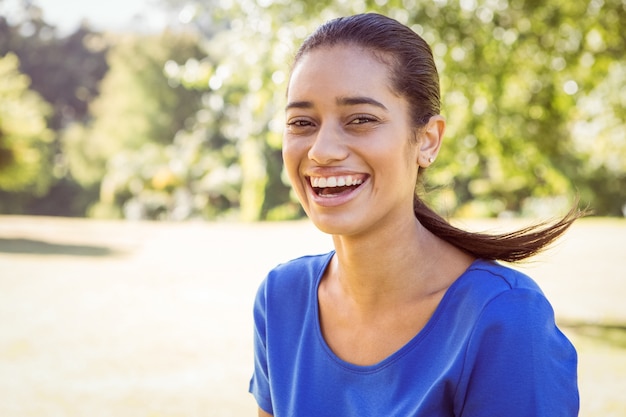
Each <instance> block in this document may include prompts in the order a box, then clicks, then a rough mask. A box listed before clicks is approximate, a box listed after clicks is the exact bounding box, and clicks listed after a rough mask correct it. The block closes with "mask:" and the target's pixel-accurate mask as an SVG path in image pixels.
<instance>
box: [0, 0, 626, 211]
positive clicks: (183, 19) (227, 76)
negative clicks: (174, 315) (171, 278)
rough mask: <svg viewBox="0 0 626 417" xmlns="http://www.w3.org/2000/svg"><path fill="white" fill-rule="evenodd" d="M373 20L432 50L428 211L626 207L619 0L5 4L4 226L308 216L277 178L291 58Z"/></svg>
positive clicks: (0, 156) (0, 181) (0, 1)
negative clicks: (356, 19)
mask: <svg viewBox="0 0 626 417" xmlns="http://www.w3.org/2000/svg"><path fill="white" fill-rule="evenodd" d="M363 11H379V12H383V13H385V14H388V15H390V16H392V17H395V18H396V19H398V20H400V21H401V22H403V23H406V24H408V25H409V26H411V27H412V28H413V29H414V30H415V31H416V32H418V33H419V34H421V35H422V36H423V37H424V38H425V39H426V40H427V41H428V42H429V43H430V44H431V45H432V48H433V50H434V54H435V56H436V59H437V62H438V65H439V68H440V72H441V81H442V89H443V98H442V100H443V113H444V115H445V116H446V117H447V119H448V124H449V126H448V130H447V135H446V142H445V146H444V147H443V151H442V154H441V156H440V158H439V159H438V163H437V164H436V165H435V166H434V167H433V168H432V169H431V170H430V172H429V175H428V185H427V187H428V189H429V193H428V194H427V195H428V197H427V198H428V199H429V200H430V202H431V203H432V204H433V205H434V206H435V207H437V208H438V209H439V210H440V211H441V212H443V213H446V214H448V215H450V216H460V217H497V216H500V217H502V216H537V215H539V216H545V215H552V214H554V213H562V211H563V210H564V209H565V208H567V207H568V206H569V205H570V204H571V202H572V200H573V198H574V196H575V195H579V196H580V199H581V203H582V204H583V205H590V206H591V207H592V208H593V209H594V211H595V213H596V215H598V216H623V215H624V211H625V210H626V209H625V205H626V135H625V134H624V126H625V125H626V88H625V85H626V61H624V59H623V57H624V55H625V54H626V43H625V42H624V37H623V33H622V32H623V31H622V29H623V26H624V23H626V5H625V3H624V1H623V0H588V1H578V2H571V1H565V0H563V1H559V0H551V1H549V2H536V1H530V0H528V1H523V0H510V1H507V0H485V1H478V0H462V1H447V0H440V1H423V2H420V1H418V0H403V1H397V0H389V1H380V0H376V1H362V0H346V1H340V2H336V1H335V2H330V1H324V0H322V1H315V2H310V1H303V0H302V1H301V0H290V1H288V2H287V1H274V0H257V1H253V0H219V1H218V0H209V1H207V0H203V1H190V0H160V1H159V0H127V1H121V0H119V1H117V2H106V3H104V2H101V3H90V2H81V1H72V0H54V1H52V0H47V1H44V0H39V1H37V0H31V1H26V0H0V12H1V13H2V15H1V17H0V57H1V60H0V79H1V80H2V81H1V83H2V84H0V103H2V104H1V106H0V213H3V214H33V215H51V216H66V217H91V218H126V219H158V220H187V219H210V220H213V219H240V220H285V219H296V218H300V217H302V214H303V213H302V211H301V210H300V208H299V206H298V204H297V203H296V202H295V200H294V198H293V196H291V195H290V192H289V187H288V185H287V184H286V181H285V178H284V176H283V173H282V165H281V155H280V143H281V129H282V126H283V121H282V109H283V107H284V94H285V85H286V80H287V78H288V75H289V69H290V63H291V59H292V56H293V54H294V51H295V48H296V47H297V45H298V44H299V43H300V42H301V41H302V40H303V38H304V37H305V36H306V35H307V34H308V33H309V32H310V31H311V30H312V29H313V28H314V27H315V26H317V25H318V24H320V23H321V22H323V21H326V20H328V19H329V18H332V17H336V16H338V15H343V14H350V13H355V12H363Z"/></svg>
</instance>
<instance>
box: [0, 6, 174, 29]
mask: <svg viewBox="0 0 626 417" xmlns="http://www.w3.org/2000/svg"><path fill="white" fill-rule="evenodd" d="M19 1H20V0H0V13H1V14H6V15H7V16H9V17H10V16H11V14H12V13H15V12H16V9H17V8H16V5H17V4H18V3H19ZM33 2H34V3H35V4H36V5H38V6H39V7H41V8H42V10H43V13H44V20H46V21H47V22H48V23H50V24H52V25H54V26H56V27H57V29H58V30H59V32H60V33H62V34H69V33H72V32H73V31H74V30H76V29H77V28H78V27H79V26H80V23H81V21H83V19H86V20H87V21H89V25H90V27H91V28H92V29H94V30H124V31H125V30H136V31H147V30H159V29H160V28H163V27H164V26H165V25H166V23H167V22H168V16H167V14H166V13H165V12H164V11H163V10H161V9H159V8H158V7H156V6H155V5H154V3H155V0H34V1H33Z"/></svg>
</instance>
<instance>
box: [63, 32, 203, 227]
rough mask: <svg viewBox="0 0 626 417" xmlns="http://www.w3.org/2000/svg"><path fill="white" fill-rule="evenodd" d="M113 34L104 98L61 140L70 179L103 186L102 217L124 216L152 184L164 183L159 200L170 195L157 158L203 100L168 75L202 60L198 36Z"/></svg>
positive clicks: (93, 185)
mask: <svg viewBox="0 0 626 417" xmlns="http://www.w3.org/2000/svg"><path fill="white" fill-rule="evenodd" d="M112 36H114V37H115V40H114V41H113V40H111V41H110V43H111V44H112V45H113V46H112V47H111V49H110V51H109V56H108V62H109V66H110V70H109V72H108V73H107V74H106V76H105V77H104V79H103V81H102V84H101V93H100V96H98V97H97V98H96V99H95V100H93V101H92V102H91V103H90V106H89V111H90V115H91V118H92V119H91V120H90V121H89V122H88V123H84V124H82V123H75V124H74V125H72V126H70V128H68V130H67V132H66V133H65V135H64V139H63V145H64V147H63V149H64V153H65V155H66V156H67V158H68V162H69V167H70V172H71V174H72V176H73V178H75V179H76V180H77V181H78V182H79V183H80V184H82V185H83V186H84V187H98V188H100V204H99V205H98V206H97V210H96V211H95V212H93V213H94V214H96V215H98V213H99V215H105V216H110V215H114V216H119V215H121V212H122V207H123V206H124V204H126V202H128V201H129V200H131V199H133V198H134V196H136V195H138V194H141V193H149V192H151V191H150V190H151V188H152V186H153V185H154V184H157V185H158V184H161V185H160V186H162V187H163V190H158V191H159V195H163V196H167V194H168V193H167V192H166V190H169V187H170V184H169V183H168V184H163V183H162V181H153V179H154V178H153V177H154V175H156V174H155V173H156V172H157V171H159V172H162V167H158V166H155V164H157V165H158V164H160V163H161V162H163V161H164V159H163V158H161V159H159V158H158V157H157V156H156V155H164V152H165V148H166V147H167V146H168V145H171V144H172V143H173V142H174V138H175V136H176V134H177V132H178V131H180V130H183V129H185V127H186V125H187V123H188V119H189V118H190V117H191V116H193V115H194V113H195V112H196V111H197V110H198V109H199V108H200V100H201V93H199V92H197V91H194V90H191V89H185V88H183V87H182V86H180V85H175V84H172V83H171V82H168V78H167V77H166V75H165V73H164V67H165V66H166V64H168V63H170V64H169V65H170V66H171V65H172V64H171V63H175V62H177V61H184V60H187V59H195V60H197V59H199V58H201V55H202V52H201V50H200V48H199V46H198V43H197V40H196V39H195V38H194V37H193V36H191V35H189V34H187V33H175V32H169V31H166V32H164V33H162V34H160V35H125V36H121V35H112ZM148 156H149V157H148ZM120 161H127V162H124V163H122V162H120ZM133 161H144V162H145V165H141V166H140V165H136V164H135V163H134V162H133ZM161 178H164V177H163V175H162V176H161ZM103 184H104V185H106V187H104V188H101V185H103ZM153 191H154V190H153ZM167 198H169V197H167ZM167 198H165V200H167ZM163 204H165V202H163ZM149 217H152V216H149Z"/></svg>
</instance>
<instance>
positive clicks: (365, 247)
mask: <svg viewBox="0 0 626 417" xmlns="http://www.w3.org/2000/svg"><path fill="white" fill-rule="evenodd" d="M333 241H334V244H335V249H336V257H335V259H333V262H332V263H331V266H330V268H329V271H328V279H329V280H330V281H334V282H333V284H335V285H338V286H335V285H333V286H334V287H335V289H336V290H339V291H341V292H342V293H343V294H344V296H348V297H349V298H351V299H352V300H353V301H354V302H355V303H356V304H357V305H361V306H362V307H363V308H377V307H383V306H386V305H390V304H396V303H402V302H405V301H409V302H411V301H414V300H415V299H416V298H420V297H425V296H429V295H430V294H432V293H433V292H437V291H440V290H441V287H442V286H445V288H447V285H446V283H443V284H442V283H440V282H437V281H438V280H437V279H436V278H437V276H438V275H440V274H439V273H438V271H441V268H442V267H443V268H444V269H445V267H446V265H445V264H446V262H448V261H447V260H446V261H444V257H446V254H451V253H452V252H455V251H458V250H456V248H453V247H450V245H448V244H447V243H446V242H444V241H442V240H441V239H439V238H437V237H436V236H434V235H433V234H432V233H431V232H430V231H428V230H427V229H426V228H424V227H423V226H422V225H421V224H420V223H419V221H418V220H417V219H412V222H410V223H409V224H404V225H398V226H397V227H395V228H394V230H389V228H387V229H385V230H384V232H379V233H376V234H369V235H367V236H358V237H353V236H348V237H346V236H333ZM329 283H330V282H329Z"/></svg>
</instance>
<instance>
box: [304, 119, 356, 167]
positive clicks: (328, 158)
mask: <svg viewBox="0 0 626 417" xmlns="http://www.w3.org/2000/svg"><path fill="white" fill-rule="evenodd" d="M347 156H348V148H347V147H346V145H345V143H344V141H343V137H342V134H341V131H340V129H339V128H336V127H333V126H330V125H328V126H322V127H321V128H320V129H319V130H318V131H317V134H316V135H315V138H314V140H313V144H312V145H311V148H310V149H309V153H308V157H309V159H310V160H312V161H314V162H316V163H317V164H319V165H328V164H330V163H333V162H336V161H342V160H344V159H346V158H347Z"/></svg>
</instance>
